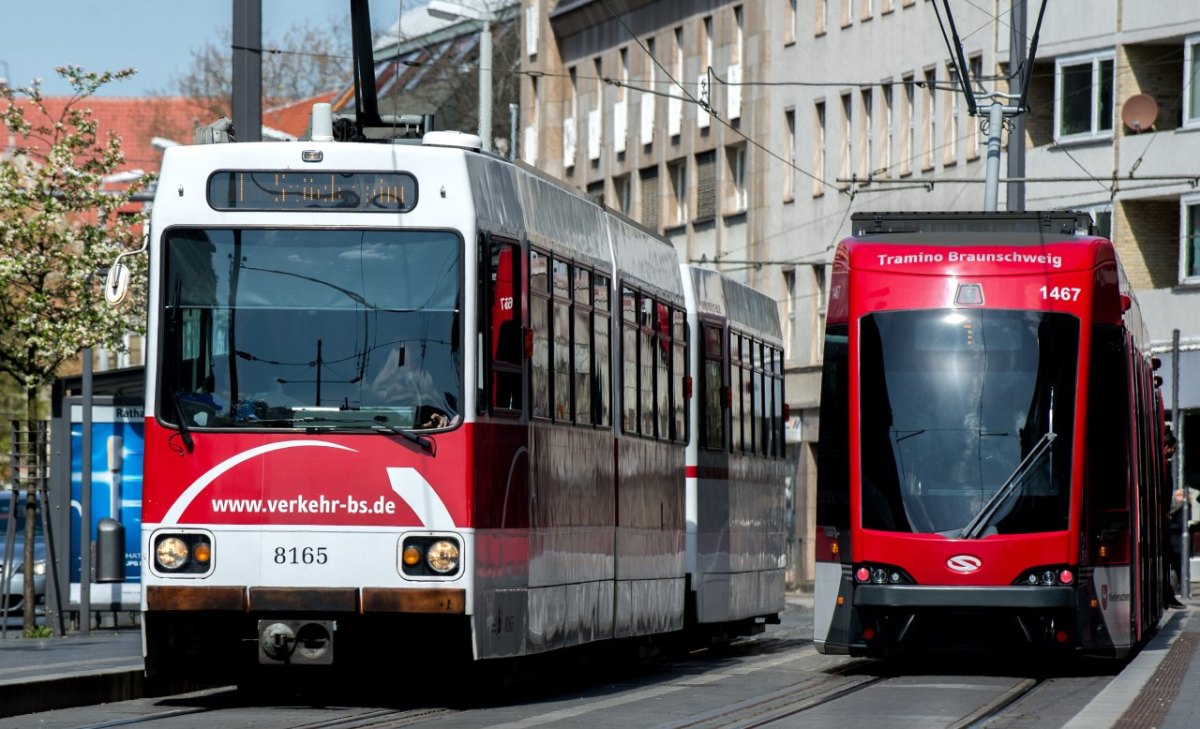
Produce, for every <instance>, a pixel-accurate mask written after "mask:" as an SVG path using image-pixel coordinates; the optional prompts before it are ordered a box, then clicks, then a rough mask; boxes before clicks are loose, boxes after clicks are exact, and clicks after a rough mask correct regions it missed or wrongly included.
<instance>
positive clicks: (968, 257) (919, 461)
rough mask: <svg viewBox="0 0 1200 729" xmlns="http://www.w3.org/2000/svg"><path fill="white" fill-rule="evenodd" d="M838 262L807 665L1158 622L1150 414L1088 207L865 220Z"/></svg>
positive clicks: (1158, 545) (1129, 310)
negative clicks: (817, 657) (830, 657)
mask: <svg viewBox="0 0 1200 729" xmlns="http://www.w3.org/2000/svg"><path fill="white" fill-rule="evenodd" d="M853 221H854V222H853V225H854V234H853V235H852V236H851V237H849V238H847V239H845V240H843V241H842V242H841V243H840V245H839V246H838V249H837V252H836V255H835V258H834V265H833V275H832V281H831V288H830V301H829V309H828V312H829V314H828V322H827V327H826V335H825V337H826V339H825V342H826V344H825V363H824V372H823V379H822V392H821V424H820V446H819V469H820V472H819V477H818V478H819V481H818V506H817V535H816V536H817V540H818V541H817V570H816V584H815V617H814V621H815V625H814V634H815V642H816V646H817V649H818V650H819V651H820V652H822V653H849V654H851V655H865V656H888V655H895V654H900V653H905V652H915V651H923V650H928V649H989V648H1014V647H1022V648H1027V649H1030V650H1066V651H1074V652H1080V653H1089V654H1099V655H1108V656H1117V657H1119V656H1123V655H1126V654H1127V653H1128V652H1129V651H1130V650H1131V649H1133V648H1135V647H1136V646H1137V645H1139V644H1140V643H1141V642H1142V641H1143V640H1145V639H1146V637H1147V635H1148V634H1149V632H1150V631H1152V630H1153V629H1154V628H1155V627H1156V626H1157V624H1158V621H1159V618H1160V617H1161V615H1162V611H1163V607H1164V605H1163V594H1164V590H1163V587H1162V584H1161V579H1162V578H1161V575H1162V574H1163V570H1162V560H1163V559H1164V552H1163V544H1162V538H1161V535H1162V533H1163V530H1162V523H1161V520H1162V518H1163V515H1164V514H1165V510H1164V508H1163V499H1164V498H1165V495H1164V493H1163V484H1162V478H1163V474H1164V472H1165V471H1164V460H1163V458H1164V454H1163V448H1162V434H1163V431H1162V427H1163V421H1162V404H1161V399H1160V393H1159V391H1158V389H1157V385H1156V382H1157V380H1156V378H1155V376H1154V374H1153V370H1154V369H1155V368H1156V367H1157V360H1155V359H1153V358H1152V357H1150V356H1149V354H1148V352H1147V344H1148V343H1147V340H1146V332H1145V328H1144V325H1143V322H1142V320H1141V315H1140V312H1139V309H1138V306H1137V302H1136V300H1135V299H1134V297H1133V295H1132V293H1131V291H1130V287H1129V284H1128V282H1127V281H1126V280H1125V277H1124V274H1123V271H1122V269H1121V266H1120V263H1119V261H1118V259H1117V256H1116V254H1115V251H1114V248H1113V245H1112V243H1111V242H1109V241H1108V240H1105V239H1103V238H1100V237H1097V236H1096V235H1094V234H1093V233H1092V232H1091V228H1090V219H1089V217H1088V216H1087V214H1084V213H1070V212H1067V213H1028V214H1025V213H1007V214H1006V213H961V214H920V213H882V214H860V215H855V216H854V218H853Z"/></svg>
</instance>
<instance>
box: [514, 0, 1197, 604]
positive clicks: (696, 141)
mask: <svg viewBox="0 0 1200 729" xmlns="http://www.w3.org/2000/svg"><path fill="white" fill-rule="evenodd" d="M521 2H522V7H521V10H522V28H521V33H522V39H521V44H522V51H521V67H522V76H523V78H522V81H521V110H520V118H521V126H522V131H521V133H520V135H519V137H520V141H519V147H520V156H521V157H522V158H523V159H524V160H525V161H527V162H529V163H531V164H535V165H536V166H538V167H540V168H541V169H543V170H546V171H547V172H549V173H550V174H553V175H555V176H557V177H559V178H561V179H563V180H565V181H567V182H568V183H570V184H572V185H574V186H576V187H578V188H579V189H581V190H583V191H585V192H587V193H588V194H589V195H592V196H593V197H594V198H595V199H597V200H599V201H602V202H603V203H604V204H606V205H607V206H609V207H610V208H613V209H616V210H619V211H621V212H622V213H625V214H627V215H629V216H630V217H632V218H634V219H636V220H638V221H640V222H641V223H642V224H644V225H646V226H647V227H650V228H653V229H656V230H659V231H661V232H662V233H664V234H665V235H666V236H667V237H668V238H669V239H671V240H672V241H673V242H674V243H675V245H676V247H677V249H678V251H679V253H680V258H681V260H684V261H690V262H693V263H699V264H701V265H706V266H711V267H714V268H718V269H720V270H723V271H726V272H729V273H732V274H734V275H736V276H738V277H740V278H742V279H743V280H745V281H746V282H748V283H750V284H751V285H754V286H756V287H758V288H761V289H763V290H765V291H767V292H768V293H770V294H772V295H773V296H775V297H776V298H777V299H778V301H779V302H780V303H779V305H780V315H781V320H782V321H783V322H785V329H786V331H785V339H786V342H787V345H786V348H787V353H786V373H787V379H786V390H787V399H788V403H789V406H790V410H791V414H792V416H793V417H792V422H791V423H790V424H789V425H790V427H789V432H788V435H789V441H790V443H789V453H790V454H791V456H792V458H793V463H794V464H795V475H794V477H793V479H792V484H791V488H792V491H793V494H794V499H793V503H794V505H795V507H796V541H795V546H794V549H793V558H794V561H793V564H792V568H791V572H790V574H791V577H792V580H793V581H794V582H796V583H804V582H807V581H808V580H810V579H811V565H812V559H813V555H812V541H811V534H812V528H813V520H812V517H813V510H814V506H815V504H814V501H813V500H814V492H815V483H816V465H815V460H816V459H815V446H816V443H815V441H816V436H817V423H818V418H819V386H820V364H821V353H822V329H823V324H824V312H825V304H826V296H827V289H826V282H827V280H828V271H827V264H828V263H829V261H830V260H831V257H832V254H833V249H834V247H835V246H836V244H837V242H838V240H840V239H841V238H842V237H844V236H846V235H847V234H849V232H850V229H849V223H850V214H851V213H852V212H869V211H871V210H907V211H915V210H981V209H983V207H984V193H985V185H984V181H985V172H986V169H985V168H986V146H987V136H986V129H983V128H981V124H980V120H981V117H973V116H971V115H970V114H969V113H968V109H967V102H966V99H965V97H964V95H963V94H962V92H961V90H960V84H959V82H958V74H957V72H956V68H955V65H954V64H953V63H952V61H951V58H952V57H951V54H950V51H949V50H948V49H947V44H946V41H945V40H944V37H943V30H942V29H943V27H945V29H946V32H947V33H949V32H950V22H951V21H953V24H954V27H955V28H956V29H957V31H958V36H959V37H960V38H961V41H962V51H963V54H962V55H963V59H964V61H965V63H966V65H967V66H968V67H969V69H970V71H969V74H970V79H971V83H972V85H973V86H974V88H975V90H976V91H977V92H981V93H982V92H983V91H1002V92H1007V91H1010V88H1009V83H1008V79H1007V78H1006V74H1007V73H1008V69H1009V67H1010V63H1009V55H1010V42H1012V35H1013V34H1012V26H1011V17H1012V4H1013V3H1012V2H1011V0H991V1H989V2H972V3H959V2H955V3H951V4H950V8H951V11H952V15H947V13H946V10H945V4H944V3H942V2H940V1H938V0H769V1H768V0H740V1H737V2H731V1H728V0H697V1H696V2H687V3H682V2H672V1H669V0H559V2H557V3H555V2H553V0H521ZM1039 9H1040V3H1028V7H1027V14H1028V17H1027V19H1026V21H1027V27H1026V28H1025V30H1024V32H1023V33H1022V34H1020V35H1019V36H1018V38H1019V41H1018V42H1020V43H1022V44H1023V45H1024V47H1026V48H1028V42H1029V38H1030V37H1031V36H1032V34H1033V31H1034V26H1035V23H1036V20H1037V17H1038V11H1039ZM939 16H940V17H939ZM939 21H941V22H939ZM1195 74H1200V5H1195V4H1193V3H1179V2H1173V1H1172V0H1146V1H1145V2H1136V3H1134V2H1129V0H1103V1H1101V2H1097V1H1096V0H1055V2H1052V3H1048V5H1047V9H1046V12H1045V17H1044V19H1043V23H1042V28H1041V35H1040V40H1039V46H1038V49H1037V55H1036V61H1035V63H1034V64H1033V65H1032V76H1031V79H1030V84H1029V98H1028V101H1029V107H1030V111H1029V112H1028V113H1027V114H1025V115H1024V125H1025V131H1024V135H1023V136H1024V146H1025V173H1024V176H1023V178H1022V181H1023V182H1024V196H1025V207H1026V208H1027V209H1029V210H1036V209H1063V208H1072V209H1084V210H1088V211H1090V212H1092V213H1093V216H1094V218H1095V219H1096V221H1097V223H1098V225H1099V226H1100V228H1101V230H1102V231H1103V232H1105V233H1110V234H1111V236H1112V238H1113V240H1114V242H1115V243H1116V245H1117V247H1118V250H1119V251H1120V255H1121V256H1122V259H1123V261H1124V265H1125V268H1126V270H1127V273H1128V275H1129V277H1130V279H1131V280H1132V281H1133V282H1134V284H1135V287H1136V288H1137V289H1138V291H1139V298H1140V299H1141V301H1142V303H1143V306H1144V307H1145V310H1146V311H1147V313H1148V317H1147V318H1148V320H1149V321H1150V326H1151V335H1152V338H1153V340H1154V342H1155V345H1156V347H1157V348H1158V349H1160V350H1162V351H1164V352H1165V351H1166V350H1167V349H1169V347H1170V341H1171V336H1172V332H1173V330H1175V329H1179V330H1180V332H1181V337H1180V338H1181V342H1182V349H1183V350H1184V353H1183V356H1182V358H1181V363H1182V368H1181V374H1180V377H1179V382H1180V386H1181V387H1180V389H1181V393H1182V396H1181V400H1180V405H1181V407H1182V408H1183V409H1184V417H1183V418H1182V420H1183V422H1181V423H1179V424H1178V425H1177V426H1176V430H1177V432H1178V431H1181V430H1182V431H1186V430H1187V426H1188V424H1189V423H1190V422H1192V420H1191V417H1192V416H1191V413H1190V409H1192V408H1200V384H1190V383H1195V381H1196V380H1200V322H1198V321H1197V320H1196V317H1194V316H1193V315H1192V312H1195V311H1197V308H1196V304H1197V303H1200V298H1197V297H1200V188H1198V187H1197V181H1198V177H1200V83H1197V84H1195V85H1194V88H1195V89H1196V91H1192V90H1191V89H1192V88H1193V84H1192V76H1193V75H1195ZM1011 90H1012V91H1013V92H1014V93H1015V92H1017V91H1019V89H1018V88H1015V84H1014V88H1012V89H1011ZM1139 95H1145V97H1148V98H1150V99H1152V100H1153V101H1154V102H1155V103H1154V105H1153V107H1154V109H1155V114H1154V115H1153V119H1152V120H1150V121H1148V122H1145V123H1143V124H1142V125H1141V126H1140V127H1138V128H1137V129H1134V128H1132V127H1130V126H1127V125H1126V124H1124V123H1123V121H1122V119H1123V116H1122V114H1123V112H1124V111H1125V107H1126V105H1127V103H1128V102H1129V100H1130V99H1133V98H1134V97H1138V96H1139ZM977 98H978V99H979V103H980V104H981V105H982V106H984V107H986V105H987V104H989V103H991V102H990V100H988V99H987V98H984V97H982V95H978V96H977ZM1133 105H1134V106H1135V107H1136V109H1137V110H1140V109H1141V108H1142V107H1145V106H1148V105H1147V104H1146V101H1145V99H1144V98H1138V99H1137V100H1136V101H1134V102H1133ZM1143 114H1144V112H1143ZM984 117H986V109H985V113H984ZM1003 142H1004V144H1005V145H1006V146H1007V144H1008V133H1007V131H1006V132H1005V134H1004V135H1003ZM1006 156H1007V155H1006ZM1005 170H1006V164H1005V162H1003V161H1002V164H1001V177H1002V184H1001V185H1000V186H999V209H1001V210H1003V209H1005V208H1006V206H1007V205H1008V203H1009V201H1008V186H1007V184H1004V183H1006V182H1007V179H1006V174H1005ZM1014 189H1015V188H1014ZM1014 203H1015V198H1014ZM1193 356H1195V358H1196V359H1195V361H1193V360H1192V359H1191V358H1192V357H1193ZM1166 359H1167V358H1166V357H1164V360H1166ZM1164 369H1169V368H1168V367H1164ZM1189 373H1192V374H1191V375H1190V376H1189ZM1169 381H1170V377H1169V376H1168V385H1167V387H1168V388H1169V387H1170V382H1169ZM1164 392H1165V393H1166V394H1167V396H1168V403H1169V402H1170V394H1171V391H1170V390H1169V389H1168V390H1165V391H1164ZM1197 412H1200V411H1197ZM1192 430H1194V431H1196V432H1195V435H1196V438H1195V439H1194V440H1195V441H1196V442H1197V443H1200V420H1197V421H1196V424H1195V426H1194V427H1193V428H1192ZM1183 435H1184V436H1185V437H1186V432H1185V433H1183ZM1184 446H1185V447H1184V459H1183V460H1184V463H1185V464H1186V463H1187V451H1188V450H1189V449H1187V447H1186V440H1184ZM1193 460H1195V462H1196V463H1197V464H1198V465H1200V453H1197V458H1196V459H1193ZM1197 471H1198V472H1197V473H1196V474H1195V475H1196V476H1197V478H1195V479H1192V480H1193V481H1194V482H1197V483H1198V484H1200V469H1197ZM1188 474H1191V470H1190V469H1188V470H1187V474H1185V475H1188Z"/></svg>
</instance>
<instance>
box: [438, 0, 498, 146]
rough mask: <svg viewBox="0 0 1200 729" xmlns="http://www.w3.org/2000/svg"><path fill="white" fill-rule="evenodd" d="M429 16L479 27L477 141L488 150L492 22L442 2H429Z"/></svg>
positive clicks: (476, 10)
mask: <svg viewBox="0 0 1200 729" xmlns="http://www.w3.org/2000/svg"><path fill="white" fill-rule="evenodd" d="M429 14H430V15H432V16H433V17H435V18H439V19H441V20H474V21H477V22H478V23H479V24H480V28H479V141H480V144H482V145H483V147H482V148H483V151H485V152H490V151H492V20H494V19H495V16H494V15H493V14H492V13H490V12H488V11H486V10H483V9H480V8H473V7H467V6H464V5H459V4H458V3H452V2H444V0H430V2H429Z"/></svg>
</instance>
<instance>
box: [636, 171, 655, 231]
mask: <svg viewBox="0 0 1200 729" xmlns="http://www.w3.org/2000/svg"><path fill="white" fill-rule="evenodd" d="M638 177H639V180H638V182H639V183H640V184H641V203H642V204H641V215H642V217H641V221H642V225H644V226H646V227H647V228H649V229H650V230H652V231H654V232H656V233H657V232H659V230H658V221H659V218H660V215H661V207H660V206H661V202H660V200H659V197H658V166H657V165H654V166H650V167H646V168H643V169H642V171H641V173H640V174H639V175H638Z"/></svg>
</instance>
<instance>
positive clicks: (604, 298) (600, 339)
mask: <svg viewBox="0 0 1200 729" xmlns="http://www.w3.org/2000/svg"><path fill="white" fill-rule="evenodd" d="M608 296H609V294H608V278H607V277H605V276H599V275H597V276H595V277H594V278H593V279H592V302H593V304H592V305H593V306H594V307H595V308H594V311H593V315H592V334H593V337H594V339H593V341H592V351H593V352H594V353H595V359H594V360H593V363H594V366H593V370H592V372H593V376H592V406H593V408H594V410H593V415H592V422H593V423H595V424H596V425H610V424H611V423H612V420H611V418H612V397H611V391H610V389H609V388H610V383H611V382H612V378H611V376H610V374H609V369H610V368H611V365H612V361H611V359H610V353H611V349H610V346H611V345H610V334H609V331H610V329H609V321H610V319H611V314H610V313H609V302H608Z"/></svg>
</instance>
